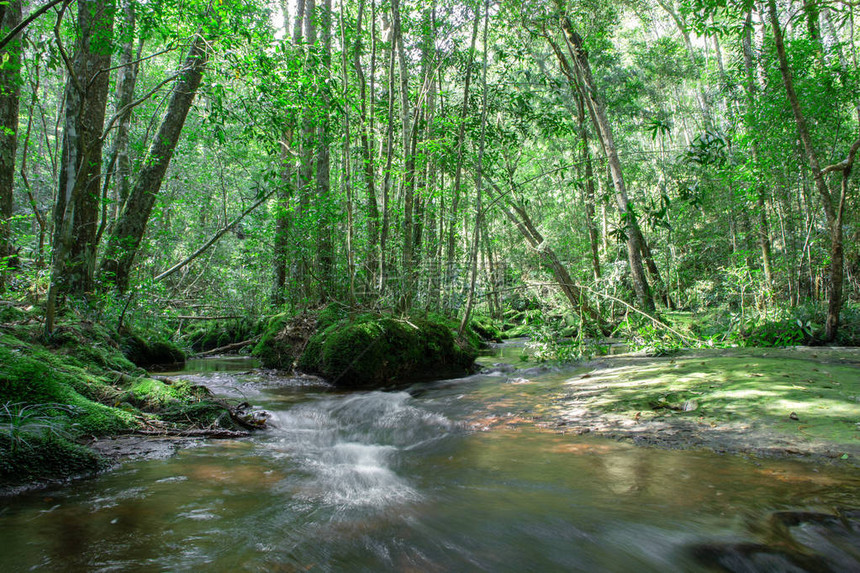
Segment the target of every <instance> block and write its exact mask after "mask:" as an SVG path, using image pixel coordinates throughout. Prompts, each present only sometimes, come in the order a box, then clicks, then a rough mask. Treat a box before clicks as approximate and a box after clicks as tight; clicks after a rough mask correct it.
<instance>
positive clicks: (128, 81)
mask: <svg viewBox="0 0 860 573" xmlns="http://www.w3.org/2000/svg"><path fill="white" fill-rule="evenodd" d="M122 11H123V15H124V16H125V23H124V26H123V28H122V30H121V38H122V52H121V53H120V61H119V64H120V66H121V67H120V69H119V72H118V73H117V80H116V84H117V85H116V92H117V100H116V110H117V111H120V110H122V109H125V108H127V107H128V106H129V104H131V102H132V101H133V100H134V88H135V84H136V83H137V71H138V63H137V62H134V61H133V60H134V58H135V54H134V35H135V27H136V17H135V10H134V3H133V2H131V0H123V4H122ZM141 47H142V43H141ZM140 51H141V50H140V49H138V53H137V55H138V59H139V56H140ZM130 127H131V109H130V108H129V109H126V110H125V112H123V113H122V114H121V115H120V116H119V119H118V120H117V130H116V139H115V140H114V151H113V154H114V156H115V157H116V189H117V193H116V200H115V203H114V205H115V209H114V219H116V217H117V216H118V215H119V213H120V212H121V211H122V206H123V204H124V203H125V202H126V200H127V199H128V194H129V191H130V189H131V161H130V160H129V157H128V140H129V128H130Z"/></svg>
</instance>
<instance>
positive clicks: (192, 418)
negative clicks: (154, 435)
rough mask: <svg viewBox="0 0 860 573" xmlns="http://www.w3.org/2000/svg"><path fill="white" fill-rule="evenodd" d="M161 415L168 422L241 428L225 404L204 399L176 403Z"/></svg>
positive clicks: (208, 426) (206, 426) (229, 428)
mask: <svg viewBox="0 0 860 573" xmlns="http://www.w3.org/2000/svg"><path fill="white" fill-rule="evenodd" d="M160 417H161V419H162V420H165V421H167V422H174V423H180V424H191V425H194V426H200V427H204V428H210V427H218V428H224V429H227V430H238V429H240V428H239V427H238V426H237V425H236V423H235V422H233V420H232V418H231V417H230V413H229V412H228V411H227V408H225V407H224V404H222V403H220V402H212V401H209V400H203V401H200V402H195V403H188V404H179V403H174V404H172V405H170V406H169V407H167V408H165V409H164V411H163V412H161V414H160Z"/></svg>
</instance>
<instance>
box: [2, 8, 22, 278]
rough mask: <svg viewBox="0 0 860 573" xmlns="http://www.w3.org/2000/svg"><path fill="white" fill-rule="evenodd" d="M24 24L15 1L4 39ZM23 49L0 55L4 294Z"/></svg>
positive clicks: (10, 47)
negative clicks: (9, 32) (0, 63)
mask: <svg viewBox="0 0 860 573" xmlns="http://www.w3.org/2000/svg"><path fill="white" fill-rule="evenodd" d="M20 23H21V0H12V1H11V2H9V4H8V5H6V6H5V10H4V11H3V15H2V17H0V35H5V34H6V33H7V32H8V31H9V30H11V29H13V28H14V27H15V26H17V25H18V24H20ZM21 49H22V46H21V45H20V42H18V41H17V39H16V41H13V42H10V43H9V44H7V46H6V48H5V49H3V50H2V51H0V57H2V58H4V59H5V58H7V57H8V59H6V61H5V62H4V63H3V65H2V67H0V293H2V292H4V291H5V289H6V269H7V268H8V267H9V266H10V264H11V259H12V256H13V254H14V252H13V248H12V247H13V245H12V229H11V219H12V215H13V210H14V201H13V194H12V190H13V184H14V179H15V154H16V152H17V145H18V108H19V102H20V99H21V74H20V68H21Z"/></svg>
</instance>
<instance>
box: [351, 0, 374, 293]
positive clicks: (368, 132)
mask: <svg viewBox="0 0 860 573" xmlns="http://www.w3.org/2000/svg"><path fill="white" fill-rule="evenodd" d="M363 17H364V0H361V1H360V2H359V6H358V17H357V19H356V24H355V38H356V40H355V46H354V48H353V49H354V51H353V68H354V69H355V76H356V78H357V79H358V94H359V100H360V101H359V122H360V123H359V126H360V127H359V129H360V131H359V139H360V140H361V159H362V174H363V175H364V188H365V197H366V199H365V202H366V205H367V250H366V253H365V273H366V284H367V285H368V286H370V285H374V284H375V281H374V276H375V275H376V271H377V266H378V265H379V205H378V204H377V202H376V167H375V165H374V161H373V159H374V156H373V148H374V144H373V125H372V122H373V117H372V114H368V103H367V78H366V76H365V74H364V68H363V67H362V65H361V54H362V44H361V34H362V31H361V24H362V20H363ZM370 25H371V37H372V39H371V54H370V75H371V80H372V78H373V76H374V74H375V73H376V3H375V0H371V22H370ZM372 92H373V90H372V89H371V95H370V109H371V110H372V109H373V104H374V97H373V93H372Z"/></svg>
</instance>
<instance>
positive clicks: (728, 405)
mask: <svg viewBox="0 0 860 573" xmlns="http://www.w3.org/2000/svg"><path fill="white" fill-rule="evenodd" d="M582 366H583V367H582V368H581V369H579V370H577V372H580V374H575V375H573V376H565V377H564V378H562V379H561V380H558V379H557V378H554V377H553V375H552V374H548V375H546V378H545V377H544V376H540V377H538V376H534V377H535V378H536V379H551V380H552V382H551V383H550V384H549V385H547V386H544V385H543V384H536V386H540V389H538V388H535V390H532V391H529V390H527V387H526V386H524V385H527V384H529V383H530V382H531V381H530V380H528V379H525V378H512V379H511V380H514V381H516V383H517V384H518V386H517V392H518V393H519V395H520V396H526V395H530V396H531V397H530V398H529V400H528V401H529V402H530V405H529V406H528V407H525V408H522V409H516V408H515V409H513V410H512V411H510V414H509V415H500V416H492V423H491V424H490V425H491V426H494V427H498V426H505V427H516V426H518V425H520V424H534V425H536V426H538V427H540V428H544V429H548V430H552V431H557V432H564V433H572V434H591V435H596V436H603V437H608V438H614V439H620V440H624V441H631V442H633V443H635V444H639V445H644V446H654V447H661V448H671V449H700V448H705V449H710V450H713V451H716V452H721V453H737V454H752V455H757V456H765V457H796V458H802V459H808V460H813V461H827V460H835V461H837V463H845V464H848V465H854V466H858V467H860V348H829V347H793V348H733V349H708V350H691V351H684V352H679V353H677V354H674V355H672V356H663V357H649V356H645V355H641V354H635V353H634V354H627V355H621V356H614V357H606V358H601V359H598V360H594V361H592V362H588V363H586V364H583V365H582ZM512 390H513V389H512ZM498 411H499V410H497V412H498Z"/></svg>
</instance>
